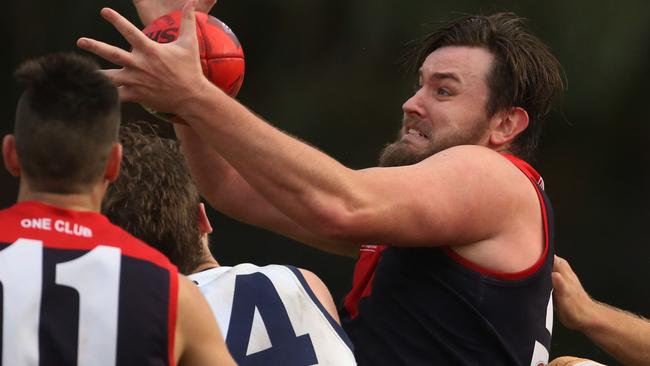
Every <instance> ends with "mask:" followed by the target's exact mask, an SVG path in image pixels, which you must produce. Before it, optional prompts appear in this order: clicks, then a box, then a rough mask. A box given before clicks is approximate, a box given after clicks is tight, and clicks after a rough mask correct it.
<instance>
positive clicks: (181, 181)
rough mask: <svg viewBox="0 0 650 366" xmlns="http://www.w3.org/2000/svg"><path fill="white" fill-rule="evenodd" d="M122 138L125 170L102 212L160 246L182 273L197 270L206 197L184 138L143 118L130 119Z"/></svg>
mask: <svg viewBox="0 0 650 366" xmlns="http://www.w3.org/2000/svg"><path fill="white" fill-rule="evenodd" d="M120 142H121V143H122V146H123V149H124V150H123V151H124V153H123V159H122V167H121V171H120V176H119V178H118V179H117V180H116V181H115V182H114V183H113V184H112V185H110V186H109V188H108V192H107V194H106V197H105V198H104V201H103V203H102V212H103V213H104V214H105V215H106V216H107V217H108V218H109V220H110V221H111V222H113V223H114V224H116V225H118V226H120V227H122V228H123V229H125V230H126V231H128V232H129V233H131V234H132V235H133V236H135V237H137V238H139V239H141V240H142V241H144V242H145V243H147V244H149V245H151V246H153V247H154V248H156V249H158V250H160V251H161V252H162V253H163V254H165V255H166V256H167V257H169V259H170V260H171V261H172V263H174V264H175V265H176V266H177V267H178V269H179V270H180V271H181V272H182V273H186V274H187V273H191V271H192V270H193V269H195V268H196V267H197V266H198V265H199V264H200V262H201V259H202V257H203V247H202V245H201V242H200V233H199V227H198V209H199V208H198V205H199V202H200V198H199V194H198V192H197V189H196V186H195V185H194V182H193V181H192V178H191V177H190V174H189V170H188V168H187V165H186V163H185V158H184V157H183V155H182V154H181V153H180V149H179V147H178V144H177V143H176V141H174V140H171V139H167V138H161V137H159V136H158V135H157V134H156V133H155V130H154V129H153V128H152V127H150V126H149V125H147V124H146V123H142V122H138V123H131V124H128V125H124V126H123V127H122V128H121V129H120Z"/></svg>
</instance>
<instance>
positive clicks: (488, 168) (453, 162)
mask: <svg viewBox="0 0 650 366" xmlns="http://www.w3.org/2000/svg"><path fill="white" fill-rule="evenodd" d="M423 164H424V165H435V166H438V167H443V168H448V169H459V170H461V171H463V172H465V173H469V172H475V173H482V174H483V175H485V176H488V177H490V176H494V177H495V178H497V177H503V176H504V175H505V177H506V178H510V176H511V175H517V176H521V175H522V174H521V171H520V170H519V169H518V168H517V167H516V166H515V165H514V164H512V163H511V162H510V161H509V160H508V159H507V158H506V157H505V156H504V155H503V154H501V153H499V152H497V151H494V150H492V149H490V148H487V147H484V146H478V145H460V146H454V147H451V148H449V149H446V150H443V151H441V152H439V153H437V154H434V155H432V156H431V157H429V158H428V159H425V160H424V161H423Z"/></svg>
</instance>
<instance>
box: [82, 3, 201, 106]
mask: <svg viewBox="0 0 650 366" xmlns="http://www.w3.org/2000/svg"><path fill="white" fill-rule="evenodd" d="M196 3H197V0H189V1H188V2H187V3H186V4H185V5H184V6H183V11H182V13H183V14H182V20H181V26H180V33H179V36H178V39H177V40H176V41H174V42H171V43H166V44H159V43H156V42H155V41H152V40H150V39H149V38H147V36H146V35H144V33H142V32H141V31H140V30H139V29H138V28H137V27H135V26H134V25H133V24H132V23H131V22H129V21H128V20H127V19H126V18H124V17H123V16H122V15H120V14H119V13H117V12H116V11H115V10H112V9H109V8H104V9H102V10H101V13H100V14H101V15H102V17H103V18H104V19H106V20H107V21H108V22H109V23H111V24H112V25H113V26H114V27H115V28H116V29H117V30H118V32H120V34H122V36H123V37H124V38H125V39H126V40H127V41H128V42H129V44H130V45H131V46H132V51H131V52H129V51H125V50H123V49H120V48H118V47H115V46H112V45H110V44H107V43H104V42H100V41H97V40H94V39H90V38H80V39H79V40H78V41H77V46H78V47H80V48H82V49H84V50H86V51H89V52H92V53H94V54H95V55H97V56H99V57H101V58H103V59H105V60H107V61H109V62H111V63H114V64H116V65H120V66H122V68H121V69H113V70H104V71H103V72H104V73H105V74H106V75H107V76H108V77H109V78H110V79H111V80H112V81H113V83H115V85H116V86H117V87H118V90H119V93H120V99H121V100H123V101H130V102H138V103H141V104H144V105H147V106H149V107H151V108H153V109H155V110H157V111H160V112H172V113H174V112H176V110H177V107H181V106H183V103H184V102H185V101H187V100H190V99H191V98H192V95H193V93H200V92H201V90H202V89H203V87H205V86H206V85H210V82H209V81H208V80H207V79H206V78H205V77H204V75H203V71H202V70H201V63H200V61H199V50H198V42H197V38H196V18H195V14H194V10H195V6H196Z"/></svg>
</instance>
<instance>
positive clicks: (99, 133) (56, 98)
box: [14, 54, 120, 194]
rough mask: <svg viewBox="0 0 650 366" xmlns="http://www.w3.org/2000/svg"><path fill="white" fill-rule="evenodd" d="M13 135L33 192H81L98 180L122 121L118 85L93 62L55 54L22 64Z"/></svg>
mask: <svg viewBox="0 0 650 366" xmlns="http://www.w3.org/2000/svg"><path fill="white" fill-rule="evenodd" d="M15 76H16V79H17V80H18V81H19V82H20V83H21V84H23V86H24V88H25V91H24V92H23V94H22V96H21V98H20V100H19V102H18V106H17V108H16V118H15V125H14V134H15V139H16V150H17V154H18V159H19V161H20V164H21V169H22V175H23V177H25V178H27V179H28V180H29V184H30V187H31V188H32V189H33V190H35V191H40V192H48V193H62V194H67V193H85V192H88V191H89V190H90V188H91V187H92V184H93V183H95V182H97V181H99V180H101V178H102V174H103V172H104V169H105V168H106V162H107V159H108V155H109V152H110V149H111V147H112V146H113V143H114V142H116V141H117V131H118V128H119V124H120V101H119V97H118V92H117V88H116V87H115V86H114V85H113V84H112V82H111V81H110V79H108V77H106V76H105V75H103V74H102V73H101V72H100V70H99V67H98V66H97V64H96V63H95V62H93V61H92V60H90V59H88V58H85V57H82V56H79V55H76V54H53V55H48V56H44V57H41V58H38V59H33V60H29V61H27V62H25V63H24V64H22V65H21V66H20V67H19V68H18V69H17V71H16V73H15Z"/></svg>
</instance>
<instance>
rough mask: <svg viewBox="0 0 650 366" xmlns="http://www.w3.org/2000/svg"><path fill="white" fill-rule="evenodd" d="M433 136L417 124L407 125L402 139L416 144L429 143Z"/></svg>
mask: <svg viewBox="0 0 650 366" xmlns="http://www.w3.org/2000/svg"><path fill="white" fill-rule="evenodd" d="M430 139H431V137H430V136H429V134H427V133H426V132H424V131H422V129H420V128H418V127H417V126H408V125H407V126H405V127H404V132H403V133H402V141H404V142H411V143H414V144H428V143H429V141H430Z"/></svg>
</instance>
